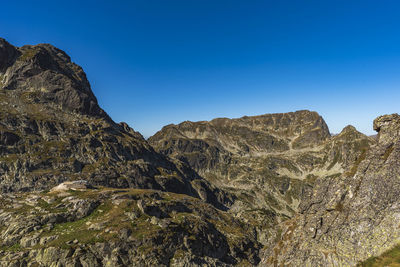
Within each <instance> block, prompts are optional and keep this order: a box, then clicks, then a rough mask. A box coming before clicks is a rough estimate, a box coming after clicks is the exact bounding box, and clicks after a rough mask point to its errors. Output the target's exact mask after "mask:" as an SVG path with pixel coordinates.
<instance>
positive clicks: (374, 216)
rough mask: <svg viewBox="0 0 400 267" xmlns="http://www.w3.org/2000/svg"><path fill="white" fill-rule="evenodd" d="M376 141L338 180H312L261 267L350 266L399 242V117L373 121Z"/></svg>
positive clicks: (268, 250) (395, 115) (389, 116)
mask: <svg viewBox="0 0 400 267" xmlns="http://www.w3.org/2000/svg"><path fill="white" fill-rule="evenodd" d="M374 129H375V130H377V131H378V143H377V144H376V145H374V146H372V147H371V148H370V149H369V150H368V151H367V152H366V153H365V154H362V155H361V156H360V157H359V158H358V159H357V161H356V163H355V164H354V165H352V166H350V167H349V168H348V169H347V170H346V172H345V173H343V174H342V175H340V176H338V177H325V178H320V179H317V181H316V183H315V186H314V188H313V191H312V194H311V195H310V196H311V197H310V198H309V199H304V200H303V203H302V204H301V210H300V214H299V215H297V216H295V217H294V218H293V219H291V220H288V221H286V222H285V223H284V224H283V228H284V231H283V233H282V235H281V236H280V238H279V241H278V242H277V243H276V244H275V245H274V246H270V247H268V248H267V249H266V251H265V255H264V257H263V263H262V264H264V265H271V266H272V265H278V266H279V265H285V266H286V265H291V266H354V265H356V264H357V263H358V262H361V261H363V260H366V259H367V258H369V257H371V256H379V255H380V254H382V253H383V252H384V251H386V250H388V249H390V248H392V247H394V246H396V245H397V244H398V243H399V242H400V227H399V226H400V195H399V194H398V192H399V190H400V180H399V177H400V165H399V159H400V136H399V129H400V116H399V115H397V114H393V115H386V116H381V117H379V118H377V119H376V120H375V121H374Z"/></svg>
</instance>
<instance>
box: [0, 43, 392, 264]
mask: <svg viewBox="0 0 400 267" xmlns="http://www.w3.org/2000/svg"><path fill="white" fill-rule="evenodd" d="M0 102H1V103H2V105H1V106H0V192H1V193H0V266H49V265H51V264H57V265H60V266H69V265H73V266H127V265H133V266H198V265H206V266H232V265H237V266H257V265H259V266H278V265H279V264H283V265H292V266H304V265H307V264H308V265H312V266H315V265H324V266H337V265H340V264H342V265H343V264H344V265H356V264H357V263H358V262H360V261H363V260H366V259H367V258H368V257H370V256H378V255H379V254H381V253H383V252H384V251H385V250H387V249H390V248H391V247H392V246H395V245H396V242H398V240H399V236H400V233H399V230H398V229H399V228H398V224H397V222H398V218H400V217H399V216H400V211H399V210H398V207H399V206H400V200H399V197H398V194H397V192H398V190H399V189H400V188H399V182H398V177H399V173H400V166H399V165H398V159H399V158H400V157H399V153H400V152H399V151H400V150H399V144H400V116H399V115H397V114H392V115H384V116H381V117H378V118H377V119H375V120H374V123H373V127H374V129H375V130H376V131H377V132H378V136H377V138H372V137H368V136H366V135H364V134H362V133H360V132H358V131H357V129H356V128H355V127H353V126H346V127H345V128H343V130H342V131H341V132H340V133H339V134H337V135H332V134H331V133H330V132H329V128H328V126H327V124H326V123H325V121H324V119H323V118H322V117H321V116H320V115H319V114H318V113H317V112H312V111H308V110H300V111H296V112H288V113H275V114H263V115H258V116H243V117H241V118H236V119H229V118H216V119H213V120H211V121H200V122H190V121H185V122H182V123H180V124H177V125H174V124H170V125H167V126H165V127H163V128H162V129H161V130H160V131H158V132H157V133H156V134H154V135H153V136H151V137H149V138H148V139H147V140H145V139H144V138H143V136H142V135H141V134H140V133H139V132H136V131H135V130H133V129H132V128H130V127H129V125H128V124H126V123H116V122H114V121H113V120H112V119H111V118H110V117H109V116H108V114H107V113H106V112H105V111H104V110H103V109H101V107H100V106H99V105H98V102H97V98H96V96H95V95H94V94H93V92H92V89H91V87H90V84H89V81H88V80H87V78H86V75H85V73H84V72H83V70H82V68H81V67H79V66H78V65H76V64H74V63H73V62H72V61H71V58H70V57H69V56H68V55H67V54H66V53H65V52H63V51H61V50H59V49H57V48H55V47H53V46H52V45H49V44H39V45H26V46H22V47H14V46H12V45H11V44H9V43H8V42H7V41H5V40H4V39H1V38H0ZM358 218H362V222H361V223H360V220H359V219H358ZM379 218H381V219H382V218H383V219H382V220H381V219H379ZM396 227H397V228H396ZM310 229H313V230H312V231H310ZM369 236H373V238H369ZM346 240H350V241H351V242H347V241H346ZM357 242H358V243H357ZM376 244H380V247H376V246H375V245H376ZM349 255H350V256H349Z"/></svg>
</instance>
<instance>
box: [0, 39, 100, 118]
mask: <svg viewBox="0 0 400 267" xmlns="http://www.w3.org/2000/svg"><path fill="white" fill-rule="evenodd" d="M0 88H1V89H5V90H16V91H20V92H24V93H30V94H35V97H36V100H37V101H38V102H41V103H46V102H53V103H55V104H57V105H59V106H60V107H61V108H63V109H68V110H71V111H75V112H79V113H81V114H85V115H91V116H97V117H106V116H107V115H106V113H105V112H104V111H103V110H102V109H101V108H100V107H99V105H98V103H97V99H96V97H95V95H94V94H93V92H92V90H91V88H90V84H89V82H88V80H87V78H86V74H85V73H84V71H83V70H82V68H81V67H80V66H78V65H76V64H75V63H73V62H72V61H71V58H70V57H69V56H68V55H67V54H66V53H65V52H64V51H62V50H60V49H58V48H56V47H54V46H52V45H50V44H38V45H25V46H22V47H14V46H12V45H11V44H9V43H8V42H7V41H6V40H4V39H0Z"/></svg>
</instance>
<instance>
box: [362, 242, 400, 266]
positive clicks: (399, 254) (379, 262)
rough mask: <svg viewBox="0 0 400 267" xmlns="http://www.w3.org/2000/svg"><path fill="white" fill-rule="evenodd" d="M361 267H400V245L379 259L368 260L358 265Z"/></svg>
mask: <svg viewBox="0 0 400 267" xmlns="http://www.w3.org/2000/svg"><path fill="white" fill-rule="evenodd" d="M358 266H359V267H375V266H376V267H378V266H388V267H389V266H390V267H400V244H399V245H397V246H395V247H394V248H393V249H391V250H389V251H387V252H385V253H383V254H382V255H381V256H379V257H371V258H369V259H368V260H366V261H364V262H362V263H360V264H358Z"/></svg>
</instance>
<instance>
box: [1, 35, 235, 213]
mask: <svg viewBox="0 0 400 267" xmlns="http://www.w3.org/2000/svg"><path fill="white" fill-rule="evenodd" d="M0 101H1V107H0V192H1V191H2V192H11V191H27V190H42V189H48V188H51V187H52V186H54V185H57V184H59V183H60V182H63V181H65V180H74V179H85V180H88V181H90V182H91V183H92V184H94V185H103V186H111V187H120V188H126V187H134V188H149V189H158V190H164V191H171V192H176V193H184V194H188V195H191V196H198V197H199V196H200V197H202V198H203V199H204V200H206V201H209V202H213V203H214V204H215V205H217V206H218V205H219V206H220V207H221V208H222V207H223V206H222V205H221V204H220V203H219V202H229V200H226V199H224V195H223V194H222V193H221V192H219V191H218V190H217V189H215V188H210V186H209V184H208V183H207V182H206V181H204V180H203V179H201V177H199V176H198V175H197V174H196V173H195V172H194V171H193V170H191V169H190V167H188V166H187V165H185V164H183V163H182V162H179V161H176V162H171V161H170V160H168V159H167V158H166V157H165V156H163V155H161V154H159V153H157V152H155V151H154V149H153V148H152V147H151V146H150V145H149V144H148V143H147V141H146V140H144V138H143V137H142V136H141V135H140V134H139V133H137V132H135V131H134V130H133V129H131V128H130V127H129V126H128V125H127V124H125V123H120V124H117V123H115V122H114V121H112V120H111V118H110V117H109V116H108V115H107V114H106V113H105V112H104V111H103V110H102V109H101V108H100V107H99V105H98V103H97V99H96V97H95V96H94V94H93V92H92V90H91V88H90V84H89V82H88V80H87V79H86V75H85V73H84V72H83V70H82V68H81V67H79V66H78V65H76V64H74V63H73V62H71V59H70V57H69V56H68V55H66V54H65V53H64V52H63V51H61V50H59V49H57V48H55V47H53V46H52V45H49V44H39V45H34V46H32V45H26V46H23V47H20V48H18V47H14V46H12V45H10V44H9V43H8V42H7V41H5V40H4V39H0ZM218 197H219V198H220V200H221V201H219V200H218V199H217V198H218Z"/></svg>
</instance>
